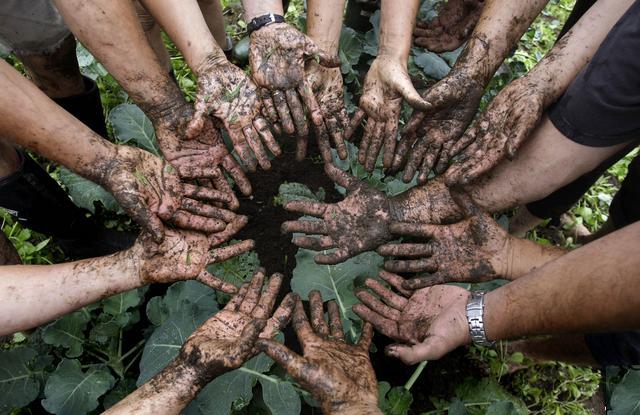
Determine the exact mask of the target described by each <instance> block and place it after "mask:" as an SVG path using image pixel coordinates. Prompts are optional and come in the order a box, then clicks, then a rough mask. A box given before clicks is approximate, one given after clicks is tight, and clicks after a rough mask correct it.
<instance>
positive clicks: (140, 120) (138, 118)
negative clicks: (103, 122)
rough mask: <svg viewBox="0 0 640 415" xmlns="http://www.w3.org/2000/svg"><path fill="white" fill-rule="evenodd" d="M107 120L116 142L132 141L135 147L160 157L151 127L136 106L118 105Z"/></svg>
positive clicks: (154, 133)
mask: <svg viewBox="0 0 640 415" xmlns="http://www.w3.org/2000/svg"><path fill="white" fill-rule="evenodd" d="M108 118H109V122H110V123H111V125H112V126H113V133H114V134H115V136H116V138H117V139H118V140H120V141H123V142H125V143H128V142H129V141H133V142H134V143H135V144H136V146H138V147H140V148H142V149H144V150H147V151H148V152H150V153H152V154H155V155H156V156H159V155H160V150H159V149H158V141H157V140H156V132H155V130H154V129H153V125H152V124H151V121H150V120H149V118H147V116H146V115H145V114H144V112H142V110H141V109H140V108H138V106H136V105H133V104H120V105H118V106H117V107H115V108H114V109H112V110H111V112H110V113H109V117H108Z"/></svg>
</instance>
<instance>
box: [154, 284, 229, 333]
mask: <svg viewBox="0 0 640 415" xmlns="http://www.w3.org/2000/svg"><path fill="white" fill-rule="evenodd" d="M185 302H188V303H190V304H193V305H195V306H197V307H200V308H202V309H203V310H205V311H207V312H208V313H214V312H215V311H216V310H217V309H218V304H217V303H216V292H215V291H214V290H212V289H211V288H210V287H207V286H206V285H204V284H202V283H200V282H198V281H179V282H176V283H174V284H172V285H171V286H170V287H169V288H168V289H167V293H166V294H165V295H164V297H153V298H152V299H151V300H149V302H148V303H147V317H149V320H150V321H151V322H152V323H153V324H154V325H155V326H159V325H161V324H163V323H164V322H165V321H166V320H167V318H169V316H171V315H173V314H175V313H177V312H179V311H180V310H181V309H182V308H183V307H184V306H185V305H184V303H185Z"/></svg>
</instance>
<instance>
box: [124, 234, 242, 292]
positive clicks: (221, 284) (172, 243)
mask: <svg viewBox="0 0 640 415" xmlns="http://www.w3.org/2000/svg"><path fill="white" fill-rule="evenodd" d="M136 245H137V246H139V247H140V248H141V252H140V254H139V255H138V258H139V259H140V268H139V269H140V271H139V274H140V280H141V281H142V282H143V283H144V284H151V283H169V282H174V281H181V280H189V279H196V280H198V281H200V282H202V283H204V284H206V285H208V286H210V287H211V288H213V289H216V290H219V291H223V292H226V293H230V294H235V293H236V292H237V289H236V287H235V286H234V285H233V284H230V283H228V282H225V281H224V280H222V279H220V278H218V277H216V276H215V275H212V274H210V273H209V272H207V271H206V269H205V267H206V266H207V265H209V264H214V263H219V262H224V261H226V260H227V259H229V258H232V257H234V256H237V255H240V254H242V253H244V252H248V251H250V250H252V249H253V247H254V242H253V241H252V240H245V241H242V242H238V243H235V244H233V245H229V246H225V247H222V248H215V249H213V250H210V248H211V245H212V237H211V236H207V235H205V234H203V233H200V232H193V231H184V230H175V229H167V230H166V231H165V237H164V240H163V241H162V243H156V242H155V241H154V240H153V238H152V237H151V235H149V234H148V233H143V234H142V235H140V237H139V238H138V241H137V242H136Z"/></svg>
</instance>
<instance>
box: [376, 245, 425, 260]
mask: <svg viewBox="0 0 640 415" xmlns="http://www.w3.org/2000/svg"><path fill="white" fill-rule="evenodd" d="M377 251H378V254H380V255H382V256H397V257H406V258H421V257H425V256H430V255H431V253H432V248H431V246H430V245H429V244H385V245H380V246H379V247H378V249H377Z"/></svg>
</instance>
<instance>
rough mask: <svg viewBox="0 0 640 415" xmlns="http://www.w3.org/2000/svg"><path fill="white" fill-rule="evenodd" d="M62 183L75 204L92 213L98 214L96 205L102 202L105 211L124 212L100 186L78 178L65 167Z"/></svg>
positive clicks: (62, 173)
mask: <svg viewBox="0 0 640 415" xmlns="http://www.w3.org/2000/svg"><path fill="white" fill-rule="evenodd" d="M60 181H61V182H62V184H64V185H65V186H66V187H67V189H68V190H69V196H71V199H73V202H74V203H75V204H76V205H78V206H80V207H81V208H83V209H87V210H88V211H90V212H91V213H96V207H95V205H94V204H95V203H96V202H100V203H102V206H104V208H105V209H107V210H110V211H112V212H116V213H122V212H123V210H122V208H121V207H120V205H119V204H118V202H117V201H116V199H115V198H114V197H113V196H112V195H111V193H109V192H108V191H106V190H105V189H104V188H103V187H101V186H100V185H98V184H96V183H94V182H92V181H90V180H87V179H85V178H84V177H81V176H78V175H77V174H75V173H74V172H72V171H71V170H68V169H67V168H65V167H61V168H60Z"/></svg>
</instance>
